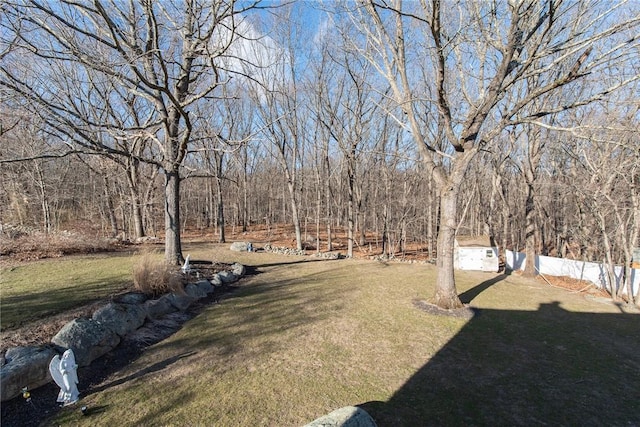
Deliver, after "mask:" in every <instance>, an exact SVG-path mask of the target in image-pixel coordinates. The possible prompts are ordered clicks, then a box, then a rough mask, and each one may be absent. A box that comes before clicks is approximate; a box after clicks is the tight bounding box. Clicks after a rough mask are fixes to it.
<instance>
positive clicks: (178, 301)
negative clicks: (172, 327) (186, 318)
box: [166, 293, 195, 311]
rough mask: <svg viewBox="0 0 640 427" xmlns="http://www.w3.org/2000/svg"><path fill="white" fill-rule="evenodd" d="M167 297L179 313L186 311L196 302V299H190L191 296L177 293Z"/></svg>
mask: <svg viewBox="0 0 640 427" xmlns="http://www.w3.org/2000/svg"><path fill="white" fill-rule="evenodd" d="M166 297H167V299H168V300H169V302H170V303H171V305H172V306H174V307H175V308H177V309H178V310H179V311H185V310H186V309H187V308H189V306H190V305H191V304H192V303H193V302H194V301H195V298H193V297H190V296H189V295H178V294H175V293H172V294H168V295H166Z"/></svg>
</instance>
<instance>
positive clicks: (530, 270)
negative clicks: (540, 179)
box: [523, 183, 537, 277]
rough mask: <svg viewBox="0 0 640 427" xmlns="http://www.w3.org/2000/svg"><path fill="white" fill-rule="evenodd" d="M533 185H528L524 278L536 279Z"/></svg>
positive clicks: (525, 215) (525, 214)
mask: <svg viewBox="0 0 640 427" xmlns="http://www.w3.org/2000/svg"><path fill="white" fill-rule="evenodd" d="M533 191H534V189H533V184H532V183H527V199H526V202H525V208H524V209H525V213H524V217H525V222H526V226H525V254H526V261H525V267H524V272H523V276H526V277H535V276H536V275H537V272H536V219H535V214H536V212H535V203H534V200H533V197H534V196H533Z"/></svg>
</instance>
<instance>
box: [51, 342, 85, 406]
mask: <svg viewBox="0 0 640 427" xmlns="http://www.w3.org/2000/svg"><path fill="white" fill-rule="evenodd" d="M77 368H78V365H77V364H76V358H75V356H74V354H73V350H71V349H69V350H67V351H65V352H64V353H63V354H62V359H60V357H59V356H58V355H57V354H56V355H55V356H53V359H51V362H49V372H50V373H51V377H52V378H53V380H54V381H55V382H56V384H58V387H60V393H58V402H60V403H64V406H67V405H71V404H73V403H76V402H77V401H78V399H79V397H78V396H79V394H80V393H79V392H78V374H77V373H76V369H77Z"/></svg>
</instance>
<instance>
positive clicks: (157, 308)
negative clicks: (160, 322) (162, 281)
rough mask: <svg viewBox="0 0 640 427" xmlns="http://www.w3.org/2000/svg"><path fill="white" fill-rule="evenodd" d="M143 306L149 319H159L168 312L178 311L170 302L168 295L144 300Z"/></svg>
mask: <svg viewBox="0 0 640 427" xmlns="http://www.w3.org/2000/svg"><path fill="white" fill-rule="evenodd" d="M143 308H144V311H145V312H146V314H147V319H149V320H155V319H159V318H161V317H163V316H166V315H167V314H169V313H175V312H176V311H178V309H177V308H175V307H174V306H173V305H172V304H171V301H170V300H169V296H168V295H164V296H162V297H160V298H159V299H154V300H148V301H146V302H145V303H144V305H143Z"/></svg>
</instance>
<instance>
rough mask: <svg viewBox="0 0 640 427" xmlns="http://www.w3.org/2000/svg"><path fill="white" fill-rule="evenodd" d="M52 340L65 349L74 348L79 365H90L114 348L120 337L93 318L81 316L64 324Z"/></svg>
mask: <svg viewBox="0 0 640 427" xmlns="http://www.w3.org/2000/svg"><path fill="white" fill-rule="evenodd" d="M51 342H52V343H54V344H55V345H57V346H59V347H62V348H64V349H68V348H70V349H72V350H73V353H74V354H75V356H76V363H77V364H78V366H88V365H89V364H90V363H91V362H93V361H94V360H95V359H97V358H98V357H100V356H102V355H103V354H106V353H108V352H109V351H111V350H113V349H114V348H115V347H116V346H117V345H118V344H119V343H120V337H119V336H118V334H116V333H115V332H113V331H112V330H110V329H109V328H107V327H106V326H104V325H102V324H100V323H98V322H96V321H95V320H93V319H84V318H81V319H75V320H72V321H71V322H69V323H67V324H66V325H64V326H63V327H62V329H60V331H59V332H58V333H57V334H56V335H55V336H54V337H53V338H52V339H51Z"/></svg>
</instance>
